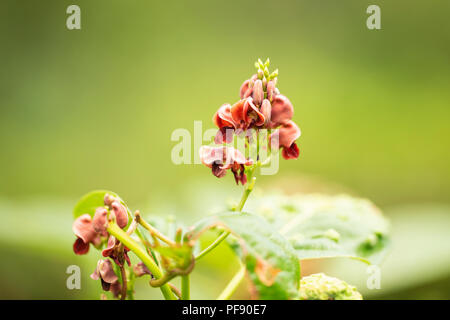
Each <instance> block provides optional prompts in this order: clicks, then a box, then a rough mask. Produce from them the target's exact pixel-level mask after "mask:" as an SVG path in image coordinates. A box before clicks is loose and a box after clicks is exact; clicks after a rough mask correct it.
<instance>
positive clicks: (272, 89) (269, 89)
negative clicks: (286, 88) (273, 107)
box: [267, 80, 275, 102]
mask: <svg viewBox="0 0 450 320" xmlns="http://www.w3.org/2000/svg"><path fill="white" fill-rule="evenodd" d="M274 95H275V82H274V81H273V80H270V81H269V82H268V83H267V99H269V101H270V102H272V100H273V97H274Z"/></svg>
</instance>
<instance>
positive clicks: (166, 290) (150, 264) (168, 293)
mask: <svg viewBox="0 0 450 320" xmlns="http://www.w3.org/2000/svg"><path fill="white" fill-rule="evenodd" d="M107 230H108V232H109V233H110V234H111V235H113V236H114V237H116V238H117V239H118V240H119V241H120V242H121V243H123V244H124V245H125V246H126V247H127V248H128V249H130V250H131V251H133V252H134V254H135V255H136V256H137V257H138V258H139V259H141V261H142V262H143V263H144V264H145V265H146V266H147V268H148V269H149V270H150V272H151V273H152V274H153V276H154V277H155V278H156V279H159V278H161V277H162V275H163V274H162V272H161V270H160V269H159V268H158V266H157V265H156V263H155V262H154V261H153V260H152V258H150V256H149V255H148V254H147V252H145V250H144V249H142V248H141V247H140V246H139V245H138V243H137V242H136V241H134V240H133V239H132V238H130V236H128V235H127V234H126V233H125V231H123V230H122V229H121V228H119V226H118V225H117V224H116V223H114V222H111V223H110V224H109V226H108V229H107ZM161 291H162V293H163V295H164V298H166V300H176V297H175V296H174V294H173V292H172V290H171V289H170V287H169V285H168V284H167V283H166V284H164V285H162V286H161Z"/></svg>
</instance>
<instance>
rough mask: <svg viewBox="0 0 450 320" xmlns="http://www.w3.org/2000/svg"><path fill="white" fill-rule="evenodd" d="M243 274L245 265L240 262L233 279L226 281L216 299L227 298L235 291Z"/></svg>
mask: <svg viewBox="0 0 450 320" xmlns="http://www.w3.org/2000/svg"><path fill="white" fill-rule="evenodd" d="M244 276H245V266H244V265H243V264H241V267H240V268H239V271H238V272H237V273H236V274H235V276H234V277H233V279H231V281H230V282H229V283H228V285H227V286H226V287H225V289H224V290H223V291H222V293H221V294H220V295H219V296H218V297H217V300H228V299H230V297H231V296H232V295H233V293H234V292H235V291H236V289H237V287H238V286H239V284H240V283H241V281H242V279H244Z"/></svg>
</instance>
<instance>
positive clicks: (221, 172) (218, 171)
mask: <svg viewBox="0 0 450 320" xmlns="http://www.w3.org/2000/svg"><path fill="white" fill-rule="evenodd" d="M211 169H212V174H213V175H214V176H215V177H217V178H222V177H225V175H226V174H227V169H226V168H224V167H223V166H222V163H221V162H219V161H216V162H214V163H213V164H212V167H211Z"/></svg>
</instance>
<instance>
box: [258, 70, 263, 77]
mask: <svg viewBox="0 0 450 320" xmlns="http://www.w3.org/2000/svg"><path fill="white" fill-rule="evenodd" d="M257 74H258V79H262V78H263V77H264V71H263V70H262V69H258V72H257Z"/></svg>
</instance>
